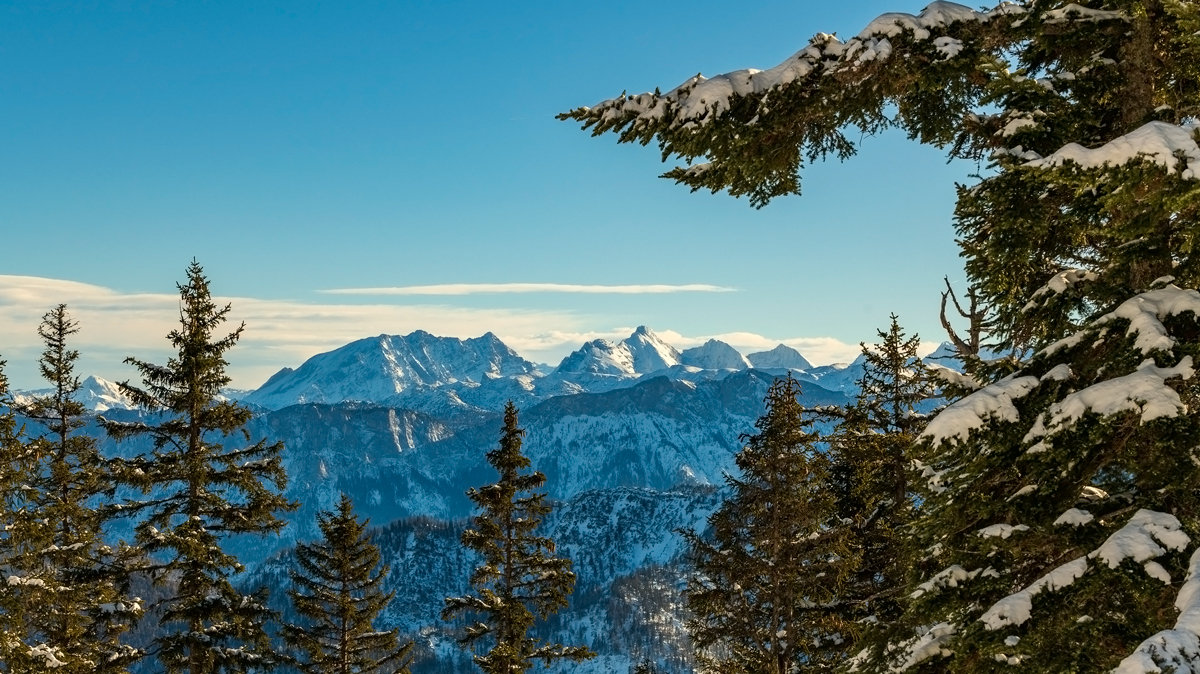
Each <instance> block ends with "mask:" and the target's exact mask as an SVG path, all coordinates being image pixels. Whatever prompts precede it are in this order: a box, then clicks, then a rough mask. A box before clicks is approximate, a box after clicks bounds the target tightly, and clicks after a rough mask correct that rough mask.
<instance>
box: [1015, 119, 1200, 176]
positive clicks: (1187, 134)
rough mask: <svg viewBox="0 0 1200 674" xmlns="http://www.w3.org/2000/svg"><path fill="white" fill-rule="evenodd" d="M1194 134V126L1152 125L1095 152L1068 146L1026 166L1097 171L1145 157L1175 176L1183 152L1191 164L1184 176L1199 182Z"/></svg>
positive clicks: (1199, 156) (1199, 155)
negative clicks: (1179, 156)
mask: <svg viewBox="0 0 1200 674" xmlns="http://www.w3.org/2000/svg"><path fill="white" fill-rule="evenodd" d="M1194 131H1195V127H1192V126H1176V125H1175V124H1169V123H1167V122H1149V123H1148V124H1145V125H1143V126H1141V127H1139V128H1137V129H1135V130H1133V131H1130V132H1129V133H1127V134H1125V135H1124V136H1120V137H1119V138H1114V139H1113V140H1111V141H1109V142H1107V143H1105V144H1104V145H1101V146H1100V147H1098V148H1095V149H1088V148H1086V147H1084V146H1082V145H1080V144H1079V143H1067V144H1066V145H1064V146H1063V147H1062V148H1061V149H1059V150H1058V151H1057V152H1055V153H1054V154H1051V155H1050V156H1048V157H1045V158H1042V159H1037V160H1035V161H1031V162H1028V163H1027V164H1025V166H1030V167H1033V168H1049V167H1055V166H1061V165H1063V164H1065V163H1067V162H1072V163H1074V164H1076V165H1078V166H1079V167H1080V168H1083V169H1095V168H1100V167H1102V166H1121V165H1123V164H1126V163H1128V162H1130V161H1133V160H1134V159H1139V158H1142V159H1148V160H1150V161H1152V162H1154V163H1155V164H1158V165H1160V166H1164V167H1166V168H1167V170H1168V171H1169V172H1171V173H1174V172H1175V171H1176V166H1177V164H1178V163H1179V158H1178V157H1177V156H1176V153H1182V154H1183V156H1184V158H1185V160H1186V162H1187V168H1186V169H1184V171H1183V174H1182V177H1183V178H1184V179H1185V180H1195V179H1196V178H1197V177H1198V176H1200V172H1198V170H1200V147H1197V145H1196V140H1195V137H1194V135H1193V133H1194Z"/></svg>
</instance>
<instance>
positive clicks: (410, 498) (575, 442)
mask: <svg viewBox="0 0 1200 674" xmlns="http://www.w3.org/2000/svg"><path fill="white" fill-rule="evenodd" d="M943 355H946V354H943ZM942 362H943V364H950V365H951V366H952V365H953V362H952V361H942ZM862 363H863V359H862V358H859V359H857V360H856V361H854V362H852V363H843V364H837V365H825V366H813V365H812V364H811V363H810V362H809V361H808V360H807V359H805V358H804V356H803V355H801V354H800V353H799V352H797V351H796V350H794V349H792V348H790V347H788V346H786V345H782V344H781V345H779V346H777V347H775V348H774V349H772V350H769V351H763V352H759V353H751V354H746V355H743V354H741V353H739V352H738V351H737V350H736V349H734V348H733V347H731V346H729V345H728V344H725V343H723V342H720V341H717V340H709V341H708V342H706V343H705V344H703V345H700V346H698V347H695V348H690V349H685V350H683V351H680V350H678V349H676V348H675V347H673V346H672V345H670V344H668V343H666V342H665V341H664V340H663V339H662V338H661V337H659V336H658V335H657V334H655V333H654V332H653V331H652V330H650V329H649V328H646V327H644V326H643V327H639V328H638V329H637V330H635V331H634V332H633V334H631V335H630V336H629V337H628V338H626V339H624V340H621V341H618V342H613V341H608V340H595V341H591V342H588V343H586V344H584V345H583V346H582V347H580V348H579V349H578V350H576V351H575V352H573V353H571V354H570V355H568V356H567V357H565V358H564V359H563V360H562V362H561V363H560V364H559V365H558V366H557V367H555V368H552V369H551V368H547V367H545V366H541V365H537V364H535V363H533V362H531V361H528V360H526V359H524V358H522V357H521V356H520V355H519V354H517V353H516V352H515V351H514V350H513V349H511V348H509V347H508V346H507V345H505V344H504V343H503V342H502V341H501V340H500V339H499V338H498V337H496V336H495V335H493V334H491V333H487V334H485V335H483V336H481V337H478V338H474V339H461V340H460V339H455V338H447V337H437V336H434V335H431V334H429V333H427V332H423V331H416V332H413V333H411V334H408V335H404V336H392V335H380V336H378V337H371V338H367V339H361V340H358V341H355V342H352V343H350V344H347V345H345V346H343V347H341V348H339V349H335V350H333V351H330V352H328V353H324V354H320V355H317V356H313V357H312V358H310V359H308V360H307V361H305V362H304V363H303V364H301V365H299V366H298V367H296V368H295V369H292V368H284V369H283V370H280V371H279V372H277V373H276V374H275V375H274V376H272V377H271V378H270V379H269V380H268V381H267V382H266V383H265V384H263V386H261V387H260V388H258V389H257V390H255V391H228V392H226V396H227V397H230V398H238V399H242V400H244V401H245V402H246V403H247V404H248V405H249V406H250V407H251V409H253V410H254V411H255V414H254V417H253V418H252V420H251V422H250V424H249V426H248V428H247V430H248V431H249V432H250V434H251V437H254V438H259V437H265V438H267V439H268V440H270V441H276V440H279V441H282V442H283V443H284V446H285V450H284V463H285V466H286V468H287V471H288V475H289V483H288V486H287V488H286V490H285V492H286V494H287V495H288V496H289V497H290V498H292V499H294V500H296V501H299V502H300V503H301V504H302V505H301V506H300V509H299V510H297V511H296V512H294V513H290V514H289V515H288V524H287V526H286V527H285V528H284V530H283V531H282V532H280V533H279V535H278V536H275V537H272V538H269V539H260V538H242V539H236V540H233V541H231V542H230V543H229V545H228V547H229V548H230V549H231V551H234V552H236V553H237V554H238V556H239V558H240V559H242V560H243V561H244V562H245V563H247V567H248V568H249V571H248V573H247V574H246V576H245V577H244V579H243V580H244V582H245V583H246V584H247V585H248V586H256V585H257V584H265V585H268V586H269V587H271V588H272V595H273V596H274V597H276V599H277V600H281V598H282V597H285V596H286V588H287V582H288V581H287V574H286V569H287V567H288V564H289V563H290V559H291V557H290V555H291V552H290V550H291V547H292V545H293V544H294V543H295V542H296V541H297V540H311V539H312V538H314V537H315V536H317V535H318V531H317V528H316V515H317V513H318V512H320V511H321V510H328V509H330V508H332V507H333V506H334V504H335V503H336V501H337V499H338V498H339V496H340V494H342V493H346V494H348V495H350V496H351V497H352V498H353V499H354V501H355V504H356V508H357V510H358V511H359V513H360V514H361V515H363V516H367V517H370V518H371V520H372V522H373V523H375V524H376V525H377V526H378V527H379V528H378V529H377V530H376V534H375V536H376V542H377V544H379V545H380V547H381V549H382V551H383V554H384V558H385V561H387V562H388V563H389V564H390V565H391V572H390V575H389V578H388V586H389V587H390V588H392V589H395V590H396V591H397V600H396V601H395V602H393V605H392V607H391V608H390V609H389V610H388V612H387V613H386V614H385V616H384V623H385V624H384V625H383V626H385V627H393V626H394V627H400V628H401V629H402V630H403V631H404V632H405V633H406V634H408V635H410V637H412V638H414V639H416V640H417V641H418V643H419V646H420V648H419V650H420V652H421V653H422V656H421V657H422V659H421V661H420V662H418V663H417V665H416V667H415V670H414V671H415V674H429V673H432V672H435V671H436V672H459V671H461V672H466V671H470V669H471V668H472V665H471V663H470V659H469V657H467V656H465V655H463V654H461V653H459V652H458V651H457V650H456V648H455V647H454V642H453V639H452V628H453V626H452V625H447V624H444V623H441V622H440V621H439V620H438V619H437V614H438V612H439V611H440V608H441V598H442V597H446V596H450V595H453V594H458V593H460V592H462V591H463V590H464V589H465V582H466V578H467V575H468V574H469V572H470V568H471V567H472V566H473V564H474V563H475V562H474V560H473V559H471V558H470V556H469V555H468V554H467V553H466V552H465V551H464V550H463V549H462V548H461V547H459V545H458V542H457V541H458V535H459V532H461V530H462V528H463V527H464V526H465V525H466V522H467V520H466V518H467V517H468V516H469V515H470V514H471V503H470V502H469V501H468V500H467V498H466V496H465V494H464V492H465V490H466V489H467V488H469V487H474V486H479V485H482V484H486V483H488V482H491V481H493V480H494V479H495V473H494V471H493V470H492V469H491V468H490V466H488V465H487V462H486V458H485V454H486V452H487V451H488V450H490V449H491V448H492V447H493V446H494V445H495V442H496V439H497V438H498V437H499V432H500V426H501V414H500V412H501V410H502V409H503V406H504V404H505V403H506V402H507V401H508V400H512V401H513V402H514V403H515V404H516V405H517V406H518V407H519V408H520V410H521V411H520V423H521V425H522V427H524V428H525V430H526V437H525V444H524V449H525V453H526V455H527V456H529V458H530V460H531V461H532V464H533V467H534V468H535V469H537V470H540V471H542V472H544V473H545V474H546V476H547V491H548V494H549V496H550V498H551V499H552V500H553V501H554V502H555V503H556V504H557V507H556V509H555V511H554V513H553V514H552V515H551V516H550V517H549V518H548V520H547V521H546V523H545V525H546V530H547V532H548V533H549V535H551V536H552V538H554V539H555V540H556V541H557V542H558V546H559V550H560V551H562V552H563V554H566V555H567V556H569V557H570V558H571V559H572V560H573V561H574V563H575V568H576V571H577V573H578V583H577V588H576V593H575V595H574V596H573V598H572V601H571V606H570V607H569V608H568V609H566V610H564V611H563V612H562V613H560V614H559V615H558V616H557V617H555V618H553V619H552V620H550V621H548V622H545V623H542V624H540V625H539V627H538V634H539V635H541V636H542V637H544V638H554V639H559V640H564V641H566V642H570V643H586V644H587V645H589V646H590V647H592V648H593V650H595V651H596V652H598V653H600V654H601V657H600V658H598V659H597V660H595V661H592V662H591V663H588V664H586V665H584V666H581V667H579V668H578V669H575V670H573V671H579V672H621V674H624V673H625V672H627V671H629V669H630V666H631V665H632V664H636V663H637V662H639V661H640V660H641V659H644V658H648V659H651V660H654V661H655V662H657V663H658V664H659V667H660V669H661V670H662V671H664V672H673V673H683V672H688V671H690V669H691V667H692V661H691V656H690V652H689V650H688V648H689V647H688V642H687V639H686V635H685V634H684V631H683V621H684V620H685V618H686V615H685V611H684V608H683V604H682V602H681V599H680V595H679V591H680V589H681V587H682V585H683V583H684V581H685V578H686V573H687V568H686V562H685V560H684V559H683V557H682V552H683V547H682V539H681V537H680V536H679V534H678V533H677V530H678V529H680V528H687V529H703V528H704V526H706V520H707V517H708V515H709V514H710V513H711V512H712V511H713V510H714V509H715V508H717V507H719V505H720V501H721V499H722V498H723V494H724V489H723V487H724V484H725V478H726V475H727V474H732V473H736V465H735V464H734V461H733V459H734V455H735V454H736V452H737V451H738V450H739V448H740V447H741V443H742V439H741V438H742V436H743V434H745V433H749V432H752V431H753V430H754V421H755V420H756V419H757V418H758V416H759V415H761V414H762V412H763V402H762V400H763V396H764V395H765V393H766V390H767V388H768V387H769V386H770V384H771V382H772V381H773V380H774V379H775V378H776V377H778V376H783V375H787V374H791V375H792V376H794V377H796V378H797V379H799V380H801V382H803V394H802V402H803V404H805V405H806V406H810V407H811V406H818V405H845V404H849V403H851V402H852V401H853V397H854V395H855V394H856V393H857V391H856V388H855V386H856V382H857V380H858V378H859V377H860V376H861V374H862V367H863V364H862ZM83 384H84V387H83V390H82V392H81V399H82V401H83V402H84V403H85V404H86V405H88V406H89V407H90V408H91V409H93V410H95V411H96V412H97V413H98V414H103V415H104V416H106V417H110V418H114V419H117V418H119V419H126V420H132V419H137V418H139V417H143V416H145V415H146V414H147V413H146V412H145V411H142V410H138V409H135V408H134V407H133V406H132V405H130V404H129V401H128V400H127V399H126V398H125V397H124V396H123V395H121V393H120V390H119V388H117V387H116V385H115V384H112V383H111V382H106V381H104V380H103V379H100V378H97V377H89V378H88V379H87V380H85V381H84V382H83ZM31 393H41V392H38V391H28V392H22V393H20V394H18V395H28V394H31ZM86 432H89V433H93V434H95V435H96V436H97V437H98V438H99V439H100V442H101V446H102V449H103V451H105V452H106V453H107V454H110V455H124V456H131V455H136V454H139V453H142V452H146V451H149V450H150V446H149V445H148V444H147V443H148V441H130V442H126V443H121V444H117V443H114V442H112V441H111V440H109V439H108V438H106V437H104V436H103V434H102V433H101V432H100V431H99V429H98V428H97V427H96V426H95V425H94V424H93V425H92V426H90V427H89V428H87V429H86ZM114 533H115V534H116V535H125V536H128V535H129V533H130V532H129V531H117V532H114ZM280 608H285V607H284V606H283V605H282V604H280Z"/></svg>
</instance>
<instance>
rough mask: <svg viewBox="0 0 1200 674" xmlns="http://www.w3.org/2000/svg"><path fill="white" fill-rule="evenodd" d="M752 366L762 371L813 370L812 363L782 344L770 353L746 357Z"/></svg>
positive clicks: (762, 352) (761, 352) (764, 352)
mask: <svg viewBox="0 0 1200 674" xmlns="http://www.w3.org/2000/svg"><path fill="white" fill-rule="evenodd" d="M746 360H748V361H750V364H751V365H753V366H754V367H757V368H759V369H761V370H811V369H812V368H813V366H812V363H810V362H808V359H807V358H805V357H804V356H802V355H800V352H799V351H797V350H795V349H793V348H792V347H790V346H787V345H784V344H780V345H779V346H777V347H775V348H774V349H771V350H770V351H760V352H758V353H752V354H750V355H749V356H746Z"/></svg>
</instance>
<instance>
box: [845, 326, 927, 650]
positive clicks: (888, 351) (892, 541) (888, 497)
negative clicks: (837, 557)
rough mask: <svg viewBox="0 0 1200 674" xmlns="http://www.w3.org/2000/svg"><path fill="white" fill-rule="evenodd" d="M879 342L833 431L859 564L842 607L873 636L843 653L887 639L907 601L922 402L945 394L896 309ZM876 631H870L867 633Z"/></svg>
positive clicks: (868, 349)
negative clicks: (855, 396) (852, 401)
mask: <svg viewBox="0 0 1200 674" xmlns="http://www.w3.org/2000/svg"><path fill="white" fill-rule="evenodd" d="M878 335H879V339H880V341H879V343H878V344H872V345H867V344H862V345H861V346H862V353H863V361H864V362H863V374H862V376H861V377H860V378H859V380H858V388H859V391H860V393H859V397H858V399H857V401H856V402H855V404H854V405H850V406H848V407H846V408H845V409H843V410H841V412H840V419H838V423H837V425H836V427H835V428H834V430H833V432H832V433H831V434H830V436H829V445H828V447H829V455H830V461H831V463H832V468H831V470H830V472H831V475H832V479H831V480H830V488H831V490H832V491H833V494H834V496H835V498H836V501H837V516H838V518H839V519H841V520H843V521H845V522H847V523H848V532H847V536H848V545H849V546H850V548H851V549H852V550H853V551H854V555H853V558H854V559H855V560H856V564H855V567H854V569H853V571H852V572H851V573H850V575H849V577H848V579H847V582H846V584H845V586H844V587H843V588H842V589H841V592H840V595H839V601H838V606H837V609H836V610H837V611H838V612H839V614H840V615H841V616H842V617H843V618H844V619H845V620H847V621H850V622H853V623H856V624H858V625H861V626H862V628H863V629H860V630H859V634H860V635H861V636H864V637H866V638H864V639H862V640H861V641H859V640H851V639H847V640H846V642H845V643H844V644H843V648H842V650H843V653H844V654H845V655H853V654H856V653H858V652H861V650H862V647H864V646H865V645H867V644H872V643H873V644H876V645H878V644H880V640H881V635H886V634H889V633H890V631H891V629H892V626H893V625H894V624H895V623H896V621H897V620H898V619H899V617H900V614H901V612H902V610H903V607H904V601H903V599H904V594H905V592H904V588H905V584H906V582H907V581H908V568H909V561H910V559H909V550H908V544H907V540H908V536H907V534H908V528H909V527H910V526H911V524H912V522H913V519H914V517H915V515H916V513H917V505H918V499H917V498H916V497H917V496H918V495H917V494H916V493H915V489H914V486H913V472H914V471H913V466H914V465H915V466H918V467H920V466H922V465H923V464H922V463H921V457H920V456H918V455H916V454H915V453H914V445H915V444H916V440H917V437H918V436H919V434H920V433H921V432H922V431H923V430H924V429H925V426H926V423H927V420H926V415H925V414H923V413H922V409H925V408H927V406H928V405H930V404H931V401H932V400H933V399H934V398H935V396H936V395H937V390H936V387H935V383H934V379H933V378H932V377H931V376H930V373H929V372H928V371H927V369H926V366H925V365H924V364H923V363H922V362H921V360H920V358H919V357H918V355H917V349H918V347H919V346H920V337H919V336H918V335H915V334H914V335H912V336H911V337H908V336H906V335H905V334H904V330H903V328H902V327H901V326H900V323H899V320H898V319H897V317H896V316H895V315H894V314H893V315H892V317H891V324H890V326H889V327H888V330H887V331H886V332H885V331H882V330H881V331H879V332H878ZM863 632H868V633H867V634H862V633H863Z"/></svg>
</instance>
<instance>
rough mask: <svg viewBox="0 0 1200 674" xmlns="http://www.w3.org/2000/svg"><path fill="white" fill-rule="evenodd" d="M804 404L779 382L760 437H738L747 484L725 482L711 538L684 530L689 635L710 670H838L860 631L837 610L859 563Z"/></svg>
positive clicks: (796, 388)
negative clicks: (843, 651)
mask: <svg viewBox="0 0 1200 674" xmlns="http://www.w3.org/2000/svg"><path fill="white" fill-rule="evenodd" d="M799 395H800V384H799V383H798V382H796V380H795V379H792V378H791V377H790V376H789V377H788V378H786V379H777V380H775V382H774V383H773V384H772V385H771V388H770V389H769V390H768V391H767V396H766V400H765V402H766V407H767V409H766V413H765V414H764V415H763V416H762V417H760V418H759V419H758V421H757V422H756V423H755V428H757V429H758V432H757V433H755V434H753V435H744V436H742V439H743V440H744V441H745V443H746V444H745V447H743V449H742V450H741V451H740V452H739V453H738V455H737V458H736V460H737V467H738V469H739V470H740V471H741V477H737V478H735V477H733V476H727V477H726V481H727V482H728V484H729V488H730V490H731V491H732V494H731V495H730V497H729V498H728V499H727V500H726V501H725V502H724V503H723V504H722V505H721V507H720V509H719V510H717V512H716V513H714V514H713V515H712V517H710V518H709V521H708V524H709V527H710V529H711V538H710V537H706V536H704V535H702V534H701V533H697V532H691V531H684V532H683V535H684V537H685V539H686V540H687V543H688V548H689V553H690V558H691V561H692V563H693V565H694V568H695V571H694V575H693V577H692V578H691V579H690V580H689V581H688V586H687V591H686V599H687V607H688V610H689V611H690V612H691V613H692V615H693V618H692V619H691V620H690V621H689V622H688V630H689V632H690V633H691V637H692V642H693V644H694V646H695V648H696V651H697V652H696V655H697V660H698V661H699V663H700V664H701V668H702V669H703V670H705V671H713V672H731V673H732V672H755V673H759V674H788V673H789V672H792V671H796V670H797V669H800V670H802V671H813V672H817V671H832V667H833V666H835V665H836V664H837V662H838V659H839V658H838V656H837V654H838V653H839V652H840V645H841V644H842V642H843V641H844V640H845V639H846V638H847V637H848V636H849V633H850V632H852V631H853V630H854V625H853V623H851V622H849V621H846V620H844V619H843V618H842V616H841V615H840V614H839V612H838V611H837V610H836V607H837V604H838V601H839V597H840V596H841V588H842V585H843V583H844V582H845V581H846V579H847V576H848V573H849V571H850V570H851V569H852V568H853V563H854V560H853V558H852V551H851V550H850V548H849V546H848V545H847V539H848V529H847V527H846V526H844V525H843V524H842V523H841V522H840V521H839V520H838V519H837V518H836V506H837V503H836V501H835V499H834V494H833V492H832V490H830V489H829V485H828V480H829V477H830V476H829V468H830V466H829V459H828V457H827V456H826V455H825V454H824V453H823V452H822V451H820V449H819V447H818V445H819V442H820V441H821V438H820V437H819V436H818V435H817V434H816V433H814V432H813V431H812V429H811V427H812V425H813V423H814V419H815V417H814V416H813V415H812V414H811V413H810V411H808V410H806V409H805V408H804V406H803V405H801V403H800V401H799V400H798V399H797V396H799Z"/></svg>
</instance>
